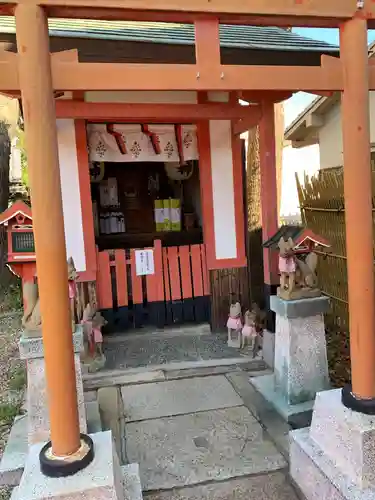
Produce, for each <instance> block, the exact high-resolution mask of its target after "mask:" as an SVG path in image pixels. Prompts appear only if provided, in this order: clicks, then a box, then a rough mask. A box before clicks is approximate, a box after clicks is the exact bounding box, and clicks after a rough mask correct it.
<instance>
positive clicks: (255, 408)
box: [226, 372, 291, 460]
mask: <svg viewBox="0 0 375 500" xmlns="http://www.w3.org/2000/svg"><path fill="white" fill-rule="evenodd" d="M226 377H227V379H228V380H229V381H230V383H231V384H232V386H233V387H234V389H235V390H236V392H237V393H238V394H239V395H240V396H241V398H242V401H243V402H244V405H245V406H246V407H247V408H248V409H249V410H250V412H251V413H252V414H253V415H254V417H255V418H256V419H257V420H258V421H259V422H261V424H262V425H263V427H264V428H265V429H266V430H267V432H268V433H269V434H270V436H271V437H272V439H273V440H274V442H275V444H276V446H277V447H278V449H279V450H280V451H281V453H282V454H283V455H284V457H285V458H286V459H287V460H288V459H289V431H290V430H291V428H290V426H289V425H288V423H287V422H286V421H285V420H284V419H283V418H282V417H281V416H280V415H279V414H278V413H277V412H276V410H275V408H274V407H273V406H272V405H271V403H269V402H268V401H267V400H266V399H265V398H264V397H263V396H262V395H261V394H260V393H259V392H258V391H257V390H256V389H255V388H254V387H253V386H252V385H251V383H250V381H249V375H248V374H247V373H244V372H242V373H227V375H226ZM250 380H254V379H253V378H251V379H250Z"/></svg>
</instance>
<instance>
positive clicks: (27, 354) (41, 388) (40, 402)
mask: <svg viewBox="0 0 375 500" xmlns="http://www.w3.org/2000/svg"><path fill="white" fill-rule="evenodd" d="M73 347H74V363H75V371H76V383H77V403H78V413H79V421H80V429H81V432H83V433H86V432H87V425H86V413H85V405H84V397H83V382H82V372H81V362H80V353H81V352H82V350H83V331H82V327H81V326H77V328H76V331H75V333H74V334H73ZM19 351H20V357H21V359H24V360H26V361H27V414H28V425H29V438H28V439H29V443H30V444H33V443H39V442H42V441H48V440H49V436H50V423H49V414H48V400H47V386H46V374H45V361H44V349H43V339H42V338H41V337H32V338H29V337H25V336H24V335H23V336H22V337H21V339H20V342H19Z"/></svg>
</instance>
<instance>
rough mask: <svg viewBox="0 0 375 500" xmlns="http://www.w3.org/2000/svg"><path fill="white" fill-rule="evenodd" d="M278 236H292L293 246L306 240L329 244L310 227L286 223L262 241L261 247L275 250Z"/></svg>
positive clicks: (286, 237) (324, 244)
mask: <svg viewBox="0 0 375 500" xmlns="http://www.w3.org/2000/svg"><path fill="white" fill-rule="evenodd" d="M280 238H284V240H288V239H289V238H292V240H293V242H294V244H295V248H297V247H302V246H303V244H304V243H305V242H306V240H310V241H312V242H313V243H315V244H316V245H321V246H324V247H329V246H330V244H329V242H328V241H327V240H326V239H325V238H323V237H322V236H319V235H317V234H315V233H313V232H312V231H311V230H310V229H308V228H306V227H304V226H294V225H288V224H286V225H285V226H281V227H280V228H279V230H278V231H277V232H276V233H275V234H274V235H273V236H272V237H271V238H270V239H269V240H267V241H265V242H264V243H263V247H264V248H270V249H272V250H276V249H277V248H278V243H279V241H280Z"/></svg>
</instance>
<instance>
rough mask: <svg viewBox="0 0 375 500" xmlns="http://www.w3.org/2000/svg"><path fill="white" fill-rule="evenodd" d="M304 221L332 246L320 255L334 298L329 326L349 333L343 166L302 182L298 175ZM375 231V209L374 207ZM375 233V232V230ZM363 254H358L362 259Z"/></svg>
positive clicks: (325, 285) (321, 275) (374, 165)
mask: <svg viewBox="0 0 375 500" xmlns="http://www.w3.org/2000/svg"><path fill="white" fill-rule="evenodd" d="M371 169H372V187H373V207H375V161H374V160H372V161H371ZM296 181H297V189H298V197H299V203H300V208H301V217H302V223H303V224H304V225H306V226H307V227H308V228H309V229H311V230H312V231H314V232H315V233H317V234H319V235H321V236H324V237H325V238H327V239H328V240H329V242H330V244H331V248H329V249H327V251H322V252H318V253H319V254H320V258H319V262H318V271H317V272H318V279H319V284H320V287H321V289H322V291H323V292H324V293H325V294H326V295H327V296H328V297H330V299H331V301H330V302H331V309H330V312H329V314H327V317H326V321H327V326H329V327H331V328H334V329H338V330H340V331H345V332H347V331H348V330H349V317H348V316H349V315H348V280H347V270H346V244H345V204H344V179H343V168H342V167H337V168H331V169H327V170H321V171H320V172H319V174H318V175H317V176H315V177H312V178H308V177H307V176H305V179H304V183H303V184H302V183H301V182H300V181H299V179H298V176H297V175H296ZM373 224H374V230H375V209H374V208H373ZM374 234H375V231H374ZM360 258H361V256H360V255H359V256H358V259H360Z"/></svg>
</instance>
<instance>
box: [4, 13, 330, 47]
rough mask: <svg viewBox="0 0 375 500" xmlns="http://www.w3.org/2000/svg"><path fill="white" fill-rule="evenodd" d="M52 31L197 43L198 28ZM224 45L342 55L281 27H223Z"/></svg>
mask: <svg viewBox="0 0 375 500" xmlns="http://www.w3.org/2000/svg"><path fill="white" fill-rule="evenodd" d="M49 32H50V36H52V37H66V38H84V39H105V40H122V41H130V42H149V43H159V44H167V45H169V44H170V45H193V44H194V26H193V25H188V24H172V23H155V22H154V23H150V22H130V21H97V20H81V19H50V20H49ZM0 33H7V34H14V33H15V22H14V18H13V17H10V16H9V17H7V16H5V17H2V16H0ZM220 44H221V46H222V47H226V48H238V49H253V50H267V51H272V50H273V51H295V52H301V51H302V52H315V51H316V52H325V53H328V52H338V47H337V46H336V45H332V44H329V43H327V42H323V41H318V40H313V39H310V38H307V37H302V36H300V35H298V34H296V33H292V32H290V31H287V30H284V29H281V28H277V27H262V26H238V25H220Z"/></svg>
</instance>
